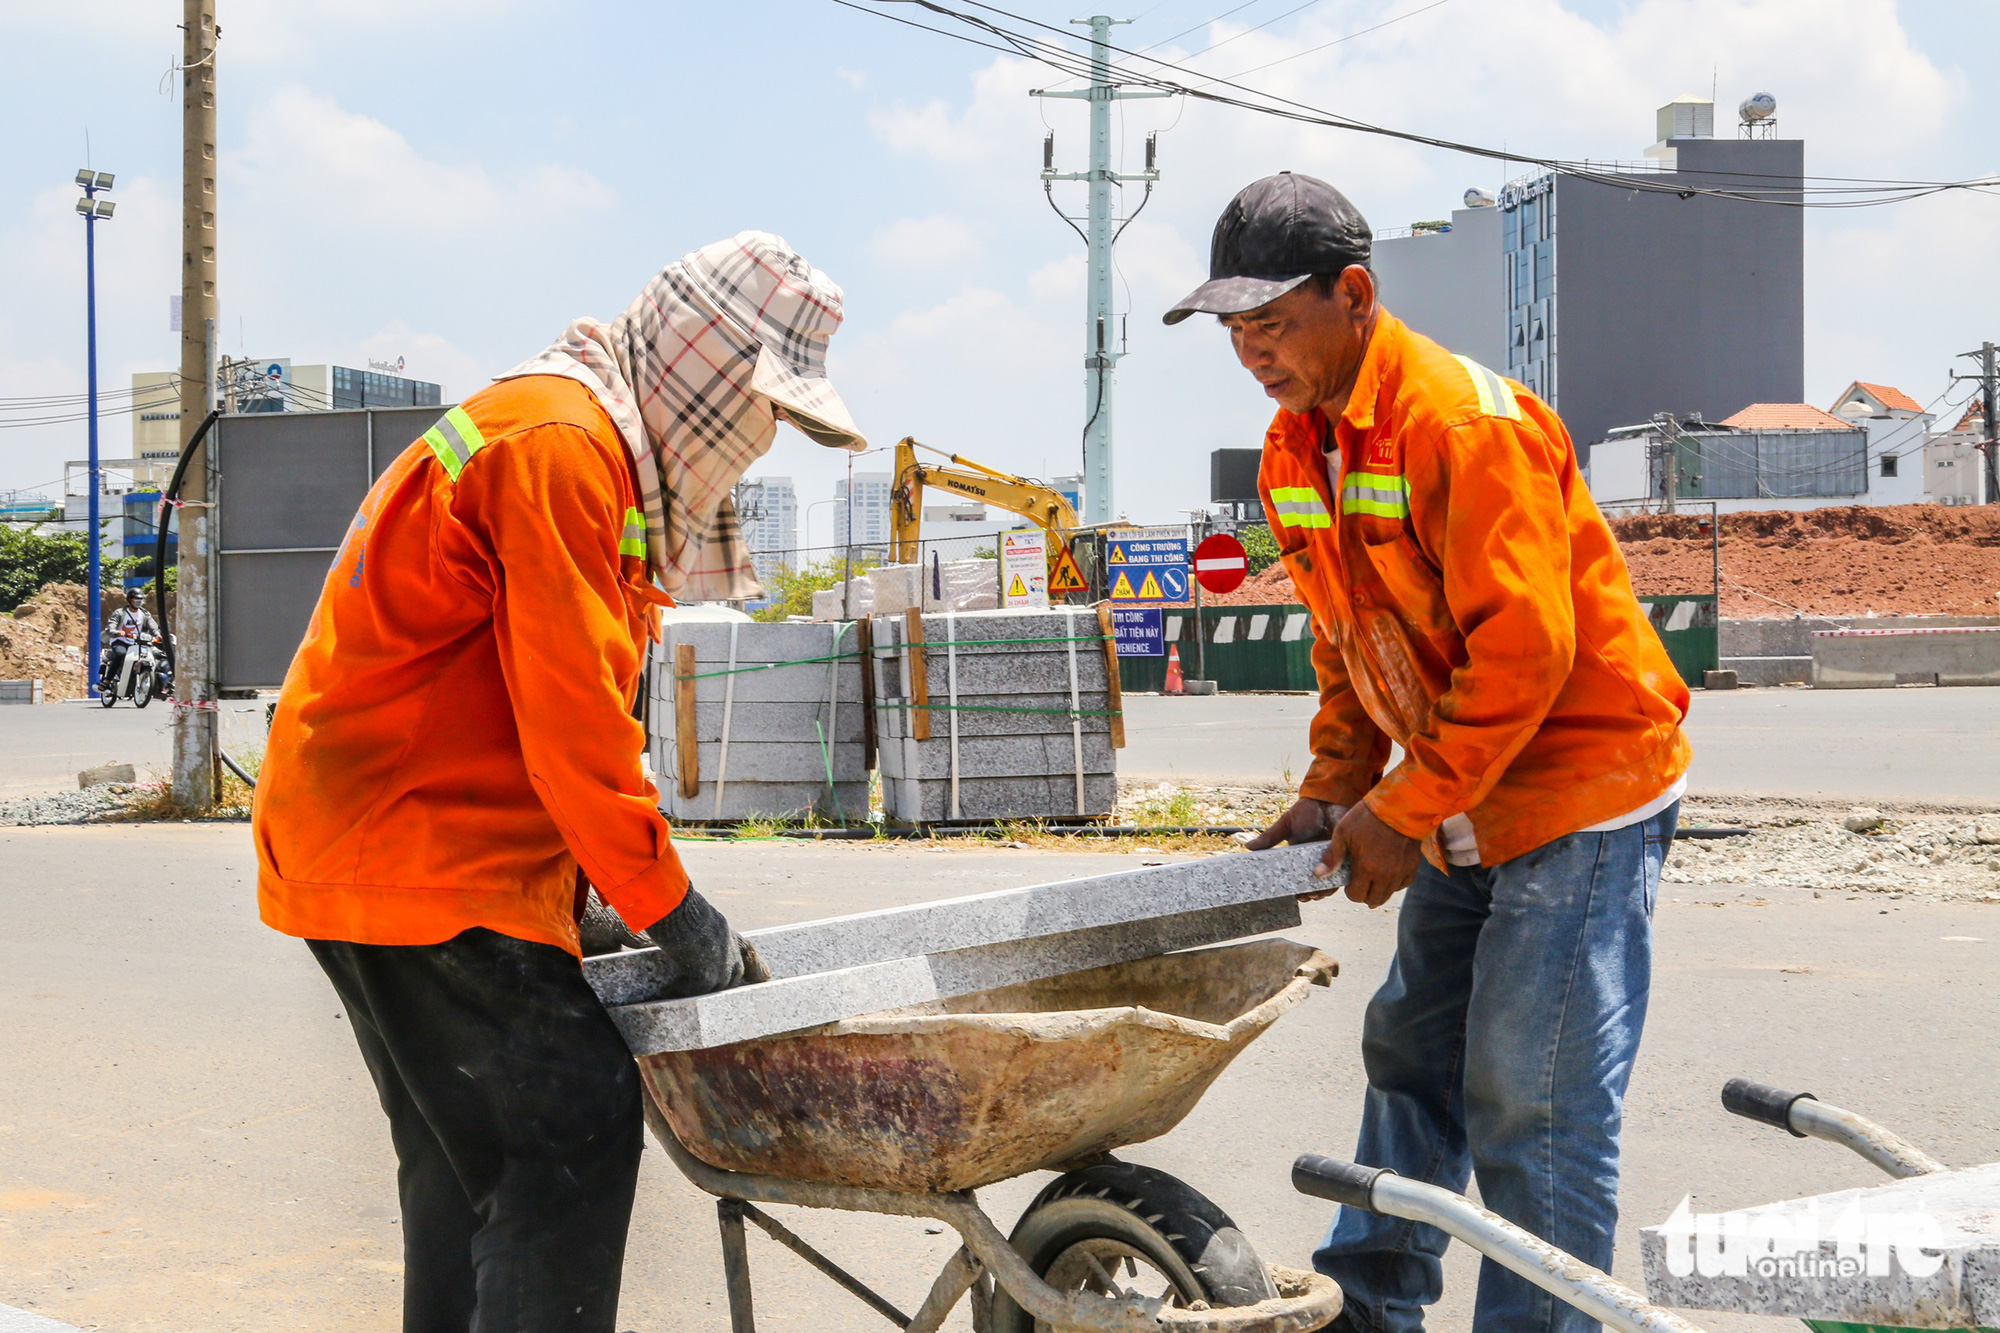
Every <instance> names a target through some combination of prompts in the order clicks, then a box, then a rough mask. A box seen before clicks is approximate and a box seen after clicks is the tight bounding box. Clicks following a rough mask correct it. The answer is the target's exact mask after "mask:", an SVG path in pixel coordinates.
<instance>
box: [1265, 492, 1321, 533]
mask: <svg viewBox="0 0 2000 1333" xmlns="http://www.w3.org/2000/svg"><path fill="white" fill-rule="evenodd" d="M1271 507H1272V508H1273V509H1274V510H1275V511H1276V517H1277V520H1278V522H1279V524H1280V525H1281V526H1283V527H1287V528H1330V527H1332V526H1333V516H1332V515H1331V514H1329V513H1327V512H1326V504H1325V502H1324V501H1322V500H1321V499H1320V498H1319V492H1318V491H1316V490H1314V489H1313V488H1312V487H1310V486H1273V487H1272V488H1271Z"/></svg>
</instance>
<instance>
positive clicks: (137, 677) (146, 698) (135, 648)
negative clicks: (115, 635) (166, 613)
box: [97, 638, 173, 708]
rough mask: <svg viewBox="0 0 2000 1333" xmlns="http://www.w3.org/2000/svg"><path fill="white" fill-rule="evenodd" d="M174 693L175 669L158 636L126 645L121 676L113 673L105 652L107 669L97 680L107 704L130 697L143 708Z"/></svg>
mask: <svg viewBox="0 0 2000 1333" xmlns="http://www.w3.org/2000/svg"><path fill="white" fill-rule="evenodd" d="M171 693H173V677H172V673H171V672H169V671H168V670H167V663H166V655H165V654H164V653H162V652H161V651H160V641H159V640H158V639H156V638H144V639H139V640H137V641H135V642H134V643H132V644H131V645H130V646H128V647H127V648H126V649H125V660H124V662H123V663H121V664H120V666H119V670H118V676H117V678H116V679H115V680H114V679H113V678H112V676H111V658H110V655H109V654H106V655H105V661H104V670H103V672H102V673H101V674H100V675H99V677H98V681H97V694H98V699H99V701H100V702H102V703H103V705H104V706H105V707H106V708H110V707H112V706H113V705H115V704H116V703H117V702H118V701H119V700H120V699H130V700H131V701H132V706H133V707H134V708H144V707H145V706H146V705H147V704H149V703H151V702H153V700H155V699H164V698H166V697H167V696H168V695H170V694H171Z"/></svg>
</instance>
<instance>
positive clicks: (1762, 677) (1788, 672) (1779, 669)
mask: <svg viewBox="0 0 2000 1333" xmlns="http://www.w3.org/2000/svg"><path fill="white" fill-rule="evenodd" d="M1722 668H1723V670H1725V671H1734V672H1735V673H1736V683H1737V684H1738V685H1766V686H1768V685H1807V684H1810V683H1811V682H1812V657H1811V655H1810V654H1807V655H1805V656H1801V657H1725V658H1723V659H1722Z"/></svg>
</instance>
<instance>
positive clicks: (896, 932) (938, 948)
mask: <svg viewBox="0 0 2000 1333" xmlns="http://www.w3.org/2000/svg"><path fill="white" fill-rule="evenodd" d="M1323 850H1324V846H1323V845H1317V846H1316V845H1308V846H1304V847H1280V848H1274V849H1272V850H1270V851H1265V852H1244V853H1238V854H1233V855H1229V856H1220V857H1208V858H1205V859H1203V860H1199V861H1188V862H1181V863H1177V864H1174V865H1167V866H1157V867H1148V868H1146V869H1142V870H1126V871H1120V872H1117V873H1115V874H1110V875H1096V876H1091V877H1089V878H1086V879H1074V880H1064V881H1061V882H1059V883H1054V884H1037V885H1032V886H1030V887H1027V888H1021V889H1005V890H1001V891H1000V892H997V893H985V894H978V895H974V896H972V897H967V898H952V899H946V900H944V901H942V902H934V903H921V904H918V905H916V906H913V907H900V908H892V909H889V910H887V911H880V912H863V913H858V914H856V915H853V916H844V917H831V918H828V919H825V920H822V921H809V922H803V923H800V924H797V925H790V926H776V927H772V928H771V929H768V930H757V931H750V932H748V934H747V935H746V936H745V938H746V939H748V940H749V941H750V942H751V943H752V944H754V945H756V947H757V952H758V954H759V956H760V957H762V958H763V960H764V963H765V965H766V966H767V967H768V968H769V969H770V971H771V977H772V980H771V981H769V982H766V983H764V984H762V985H758V986H745V987H741V988H738V989H736V990H731V991H723V992H720V993H718V994H715V995H703V996H698V997H696V998H694V999H688V1000H663V1001H653V1000H650V999H649V997H650V996H651V995H655V994H657V993H658V986H659V984H660V976H659V972H658V961H657V956H656V955H655V953H654V951H652V950H634V951H630V952H626V953H619V954H607V955H605V956H603V957H599V958H591V959H587V960H586V961H585V962H584V973H585V975H586V976H587V977H588V978H589V980H590V984H591V986H592V987H593V988H594V989H595V990H596V991H597V994H598V997H599V998H600V999H601V1000H603V1001H604V1003H605V1005H606V1006H607V1007H609V1008H610V1009H611V1011H612V1018H613V1020H614V1021H615V1022H616V1023H617V1024H618V1026H619V1030H620V1031H621V1032H623V1033H624V1034H625V1039H626V1041H627V1043H628V1044H630V1045H631V1047H632V1049H633V1052H634V1054H639V1055H644V1054H650V1053H652V1052H656V1051H666V1050H698V1049H702V1048H706V1047H710V1046H720V1045H726V1044H728V1043H730V1042H735V1041H744V1040H748V1039H750V1038H753V1037H765V1036H774V1035H776V1034H778V1033H781V1032H793V1031H797V1030H799V1029H800V1028H806V1027H815V1026H817V1025H819V1024H821V1023H830V1022H836V1021H838V1020H840V1019H843V1018H858V1017H860V1016H862V1015H864V1014H871V1013H877V1012H879V1011H881V1010H884V1009H893V1008H897V1007H900V1006H902V1005H907V1004H921V1003H923V1002H925V1001H929V1000H937V999H947V998H950V997H952V996H956V995H968V994H971V993H973V992H975V991H980V990H988V989H991V988H992V987H995V986H1001V985H1011V984H1015V983H1018V982H1023V981H1031V980H1039V979H1041V978H1043V977H1052V976H1059V975H1062V974H1063V973H1067V972H1074V971H1079V970H1081V969H1083V968H1089V967H1100V966H1103V965H1105V964H1108V963H1115V962H1127V961H1131V960H1133V959H1136V958H1146V957H1151V956H1153V955H1155V954H1159V953H1165V952H1170V951H1172V950H1175V949H1185V948H1193V947H1197V946H1199V945H1204V944H1214V943H1219V942H1221V941H1223V940H1229V939H1238V938H1241V937H1243V936H1245V935H1257V934H1262V933H1264V932H1266V931H1271V930H1282V929H1285V928H1286V927H1288V926H1294V925H1297V924H1298V921H1299V915H1298V903H1297V895H1298V894H1300V893H1302V892H1310V891H1313V890H1315V889H1323V888H1337V887H1339V886H1341V885H1343V884H1345V883H1346V879H1347V877H1346V871H1345V869H1344V868H1343V869H1342V870H1341V871H1340V872H1338V873H1336V874H1335V875H1334V876H1332V877H1330V878H1327V879H1322V880H1318V881H1315V880H1313V879H1312V878H1311V873H1312V867H1313V865H1314V864H1316V863H1317V862H1318V860H1319V857H1320V854H1321V852H1322V851H1323Z"/></svg>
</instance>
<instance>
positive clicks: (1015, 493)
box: [891, 437, 1082, 565]
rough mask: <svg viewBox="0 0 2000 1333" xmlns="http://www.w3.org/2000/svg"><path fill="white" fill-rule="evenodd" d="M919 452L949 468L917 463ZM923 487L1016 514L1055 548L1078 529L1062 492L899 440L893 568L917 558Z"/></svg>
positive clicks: (894, 501) (897, 447) (922, 515)
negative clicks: (1044, 534)
mask: <svg viewBox="0 0 2000 1333" xmlns="http://www.w3.org/2000/svg"><path fill="white" fill-rule="evenodd" d="M919 449H929V450H930V452H932V453H935V454H938V455H939V456H940V457H942V458H943V459H944V460H945V461H946V463H947V464H949V466H940V465H937V464H926V463H920V462H918V461H917V450H919ZM926 487H930V488H932V489H934V490H940V491H950V492H951V493H952V494H954V495H962V496H964V497H966V498H967V499H969V500H978V501H980V502H981V503H983V504H988V505H992V506H993V507H994V508H996V509H1004V510H1006V511H1007V512H1008V513H1010V514H1019V515H1020V516H1021V517H1023V518H1025V519H1027V520H1028V521H1029V522H1031V523H1033V524H1034V525H1035V526H1037V527H1039V528H1042V529H1043V530H1044V531H1046V532H1047V533H1048V534H1049V535H1050V536H1051V537H1052V538H1054V539H1055V540H1056V541H1057V542H1065V541H1067V540H1068V539H1069V534H1070V533H1072V532H1074V531H1076V529H1077V528H1079V527H1081V526H1082V520H1081V519H1080V518H1078V517H1077V512H1076V510H1075V509H1074V508H1072V507H1071V506H1070V502H1069V501H1068V500H1067V499H1065V498H1064V496H1063V494H1062V492H1060V491H1056V490H1051V489H1050V488H1049V487H1047V486H1043V485H1039V484H1038V483H1036V482H1032V481H1030V480H1028V479H1027V478H1026V477H1017V476H1015V475H1013V474H1012V473H1009V472H1001V471H999V470H997V469H995V468H990V467H987V466H986V465H985V464H983V463H975V462H973V461H972V460H971V459H969V458H961V457H959V456H958V455H957V454H946V453H943V452H942V451H940V450H936V449H931V448H930V446H929V445H923V444H918V443H917V442H916V441H915V440H913V439H910V438H908V437H905V438H904V439H902V440H900V441H899V442H898V443H897V445H896V482H895V486H894V489H893V491H892V493H891V501H892V504H893V506H894V522H895V529H896V534H895V535H896V563H897V564H899V565H909V564H915V563H916V562H917V561H918V560H919V559H920V558H921V549H920V547H919V545H918V543H919V540H920V538H921V537H922V535H923V519H924V489H925V488H926Z"/></svg>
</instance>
